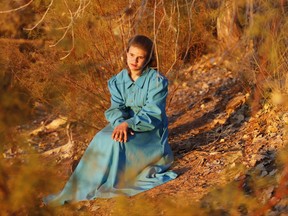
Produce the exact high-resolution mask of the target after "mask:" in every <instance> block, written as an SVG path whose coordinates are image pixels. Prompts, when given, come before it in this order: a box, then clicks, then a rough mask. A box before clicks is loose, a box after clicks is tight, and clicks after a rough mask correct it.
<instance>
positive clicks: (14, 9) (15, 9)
mask: <svg viewBox="0 0 288 216" xmlns="http://www.w3.org/2000/svg"><path fill="white" fill-rule="evenodd" d="M33 1H34V0H30V1H29V2H28V3H27V4H25V5H22V6H20V7H17V8H13V9H11V10H5V11H0V14H4V13H12V12H16V11H18V10H21V9H23V8H25V7H27V6H29V5H30V4H31V3H32V2H33Z"/></svg>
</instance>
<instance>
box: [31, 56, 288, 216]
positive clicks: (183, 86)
mask: <svg viewBox="0 0 288 216" xmlns="http://www.w3.org/2000/svg"><path fill="white" fill-rule="evenodd" d="M210 59H211V58H210ZM207 61H209V58H208V59H207ZM207 61H206V62H205V61H204V62H203V63H202V65H198V67H196V68H195V67H194V68H192V67H190V68H187V69H184V70H183V71H181V72H180V74H179V76H180V77H181V80H182V81H181V82H180V81H179V82H174V83H173V82H172V81H171V84H170V89H169V91H170V93H169V98H168V106H167V113H168V117H169V122H170V124H169V133H170V134H169V142H170V145H171V147H172V149H173V152H174V156H175V163H174V165H173V167H172V169H173V170H174V171H176V172H177V173H178V174H179V177H177V178H176V179H175V180H173V181H170V182H168V183H166V184H164V185H161V186H158V187H156V188H154V189H152V190H149V191H147V192H145V193H142V194H139V195H137V196H135V197H131V198H116V199H99V200H95V201H87V202H80V203H78V204H76V205H74V206H73V207H72V210H71V207H67V206H64V207H62V208H60V209H59V210H57V212H58V213H57V214H60V215H61V214H62V215H66V214H67V215H69V214H73V215H127V214H128V213H127V212H130V213H129V214H131V215H249V214H248V213H246V214H245V213H241V211H239V212H238V213H235V214H232V213H231V212H230V213H229V214H228V213H227V212H226V214H224V213H223V214H221V213H215V212H214V213H211V214H208V213H207V212H209V210H207V211H204V210H203V209H205V207H203V203H205V200H207V199H208V200H209V194H210V193H211V191H213V190H215V188H220V187H224V186H225V185H228V184H230V183H231V182H237V181H239V179H240V180H241V179H242V180H243V179H244V181H245V179H246V178H247V176H248V175H247V172H249V170H257V173H258V176H260V177H263V178H265V177H267V176H268V177H269V176H271V177H273V176H276V175H278V174H279V172H280V171H279V169H278V168H277V167H276V164H275V158H276V155H277V152H278V150H279V149H282V148H283V147H284V134H283V133H284V132H283V131H284V125H285V122H284V121H283V119H282V118H281V116H282V114H281V111H279V110H277V109H276V108H275V107H273V106H271V105H268V103H267V104H264V105H263V108H262V109H261V110H259V111H257V112H255V113H254V114H253V116H252V114H251V109H250V108H251V101H252V99H251V95H250V94H249V92H248V90H247V89H246V88H245V85H244V84H243V83H242V81H241V80H240V79H239V78H237V76H236V74H234V73H232V72H231V71H229V70H228V69H226V68H225V67H224V66H223V65H221V64H219V65H217V64H215V65H211V64H208V63H209V62H208V63H207ZM167 76H168V78H169V75H167ZM276 113H280V117H279V115H278V114H277V115H276ZM284 114H285V113H284V112H283V116H284ZM43 118H45V116H43V117H42V120H43ZM34 124H35V125H37V124H39V122H37V121H36V122H34ZM75 128H76V127H75ZM75 128H74V129H73V130H72V134H73V133H74V134H73V137H74V142H73V143H74V145H75V143H76V144H79V143H82V145H78V146H82V147H81V148H79V149H76V152H77V154H76V155H75V154H74V157H68V159H67V158H66V159H65V158H64V157H61V155H60V156H59V154H56V153H51V154H48V159H49V160H50V161H53V164H56V165H55V166H56V169H55V175H56V177H57V178H59V190H60V188H61V187H62V186H63V185H64V183H65V181H66V180H67V178H68V177H69V175H70V174H71V172H72V170H73V168H74V167H75V164H76V161H77V160H78V159H79V158H80V157H81V154H82V153H83V151H84V150H85V148H84V147H85V146H87V144H88V143H89V141H88V140H87V137H86V138H85V133H82V132H81V134H82V135H80V131H81V129H79V128H76V129H75ZM66 132H67V127H62V128H59V129H57V130H55V131H54V132H53V134H52V135H51V133H49V134H48V133H46V134H45V133H44V134H42V135H41V136H40V135H39V134H38V135H35V136H34V137H33V143H34V144H35V145H37V147H38V148H39V149H41V148H42V150H43V151H47V150H50V149H53V148H56V147H58V146H61V145H62V144H65V143H66V142H67V133H66ZM77 133H78V135H77ZM40 134H41V133H40ZM75 137H76V138H75ZM53 139H54V141H53ZM61 140H65V141H61ZM56 141H57V142H56ZM39 143H41V145H42V146H39V145H40V144H39ZM48 143H49V144H48ZM51 143H56V144H55V145H54V144H51ZM83 143H85V144H84V145H83ZM83 146H84V147H83ZM61 154H63V152H62V153H61ZM62 156H63V155H62ZM49 160H48V161H49ZM46 161H47V159H46ZM56 170H57V171H56ZM243 170H245V171H243ZM61 185H62V186H61ZM239 185H241V184H239ZM246 186H247V184H246ZM240 187H242V188H241V189H240V190H246V189H247V188H245V183H243V184H242V185H241V186H240ZM263 191H264V192H263V193H264V195H265V197H266V198H265V199H264V201H263V202H262V204H263V203H264V204H265V202H268V201H269V200H270V199H271V198H273V194H275V191H277V187H276V186H273V187H272V189H271V187H270V190H269V191H268V190H263ZM263 193H262V195H263ZM281 201H282V202H284V199H282V198H281V199H280V200H278V202H277V204H278V208H274V209H273V210H270V211H269V214H268V213H267V215H288V213H287V212H288V210H287V207H286V206H287V205H281V206H280V207H279V203H280V202H281ZM286 202H287V201H286ZM193 206H197V208H196V207H195V208H193ZM199 206H200V207H199ZM201 206H202V207H203V209H202V210H203V212H202V210H201ZM275 206H276V205H275ZM44 208H45V207H44ZM69 209H70V210H69ZM193 209H194V210H195V211H194V210H193ZM196 209H197V211H196ZM275 209H276V210H275ZM67 212H69V213H67ZM255 215H257V214H255Z"/></svg>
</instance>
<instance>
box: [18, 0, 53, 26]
mask: <svg viewBox="0 0 288 216" xmlns="http://www.w3.org/2000/svg"><path fill="white" fill-rule="evenodd" d="M53 1H54V0H51V2H50V4H49V5H48V7H47V9H46V11H45V13H44V14H43V16H42V18H41V19H40V20H39V21H38V22H37V23H36V24H35V25H34V26H33V27H32V28H23V29H24V30H28V31H32V30H34V29H35V28H36V27H37V26H38V25H39V24H40V23H42V22H43V20H44V19H45V17H46V15H47V13H48V11H49V10H50V8H51V6H52V5H53Z"/></svg>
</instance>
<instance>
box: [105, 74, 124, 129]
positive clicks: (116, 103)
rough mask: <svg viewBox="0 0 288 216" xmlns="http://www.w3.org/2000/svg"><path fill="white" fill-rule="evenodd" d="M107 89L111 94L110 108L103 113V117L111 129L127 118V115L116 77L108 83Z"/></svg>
mask: <svg viewBox="0 0 288 216" xmlns="http://www.w3.org/2000/svg"><path fill="white" fill-rule="evenodd" d="M108 88H109V91H110V94H111V106H110V108H109V109H108V110H106V111H105V117H106V119H107V120H108V121H109V122H110V123H111V125H112V126H113V127H116V126H117V125H119V124H121V123H122V122H124V121H125V120H126V119H127V118H129V113H128V110H127V107H126V106H125V101H124V99H123V97H122V95H121V93H120V91H119V89H118V88H117V85H116V76H114V77H112V78H111V79H110V80H109V81H108Z"/></svg>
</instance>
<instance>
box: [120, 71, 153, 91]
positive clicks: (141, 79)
mask: <svg viewBox="0 0 288 216" xmlns="http://www.w3.org/2000/svg"><path fill="white" fill-rule="evenodd" d="M149 70H150V68H148V67H147V68H146V69H145V70H144V71H143V72H142V74H141V76H139V77H138V79H137V80H136V81H135V82H133V81H132V80H131V78H130V76H129V74H128V70H126V71H125V78H124V79H125V83H126V84H127V85H126V88H127V89H128V88H130V87H131V86H132V85H133V83H134V84H135V85H137V86H138V87H139V88H142V87H143V85H144V82H145V80H146V76H147V74H148V72H149Z"/></svg>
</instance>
